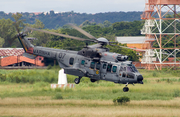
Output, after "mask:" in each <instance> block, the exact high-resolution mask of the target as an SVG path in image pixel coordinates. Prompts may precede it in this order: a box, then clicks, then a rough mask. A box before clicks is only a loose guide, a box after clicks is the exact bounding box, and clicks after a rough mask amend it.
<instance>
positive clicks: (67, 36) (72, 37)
mask: <svg viewBox="0 0 180 117" xmlns="http://www.w3.org/2000/svg"><path fill="white" fill-rule="evenodd" d="M26 28H27V29H29V30H35V31H39V32H44V33H48V34H53V35H57V36H61V37H66V38H71V39H75V40H80V41H86V40H88V41H93V40H90V39H83V38H79V37H74V36H69V35H64V34H59V33H55V32H50V31H46V30H40V29H36V28H30V27H26Z"/></svg>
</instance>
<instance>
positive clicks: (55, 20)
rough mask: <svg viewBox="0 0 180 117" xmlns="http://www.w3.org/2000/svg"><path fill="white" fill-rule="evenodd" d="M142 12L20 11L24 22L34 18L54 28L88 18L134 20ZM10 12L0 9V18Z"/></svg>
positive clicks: (80, 21) (98, 20) (33, 21)
mask: <svg viewBox="0 0 180 117" xmlns="http://www.w3.org/2000/svg"><path fill="white" fill-rule="evenodd" d="M142 13H143V12H136V11H134V12H122V11H120V12H107V13H96V14H86V13H75V12H73V11H71V12H64V13H55V12H54V11H50V13H46V14H44V13H39V14H36V13H28V12H26V13H22V14H23V17H22V19H26V23H29V24H34V23H35V19H39V20H41V21H42V22H43V23H44V25H45V28H49V29H54V28H58V27H62V26H63V25H65V24H67V23H75V24H77V25H80V24H82V23H83V22H84V21H86V20H88V21H90V22H95V23H96V24H98V23H103V22H104V21H105V20H108V21H110V22H111V23H114V22H121V21H134V20H141V18H140V15H141V14H142ZM11 15H12V13H9V14H6V13H4V12H3V11H0V19H2V18H5V19H8V18H10V19H11V20H13V18H12V17H11Z"/></svg>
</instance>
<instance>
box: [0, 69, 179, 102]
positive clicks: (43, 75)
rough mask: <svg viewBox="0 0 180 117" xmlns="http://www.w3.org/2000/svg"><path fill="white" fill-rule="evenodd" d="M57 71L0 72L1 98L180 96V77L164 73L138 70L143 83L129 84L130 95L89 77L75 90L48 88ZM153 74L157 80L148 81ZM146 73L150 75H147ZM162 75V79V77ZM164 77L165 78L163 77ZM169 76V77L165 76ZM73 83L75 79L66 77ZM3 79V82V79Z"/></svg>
mask: <svg viewBox="0 0 180 117" xmlns="http://www.w3.org/2000/svg"><path fill="white" fill-rule="evenodd" d="M58 71H59V70H56V69H50V70H0V74H1V75H0V77H1V81H0V97H1V98H6V97H29V96H50V97H54V96H55V95H56V93H57V92H60V93H61V95H62V97H63V99H88V100H112V99H114V98H117V97H119V96H127V97H130V99H131V100H169V99H173V98H175V97H180V94H179V93H180V91H179V90H178V89H180V78H179V77H175V76H176V75H177V74H179V73H178V72H176V73H177V74H176V75H172V74H169V73H165V72H163V71H162V72H159V71H146V70H140V72H141V73H142V74H144V81H145V82H144V84H143V85H141V84H135V86H132V85H128V87H129V88H130V90H129V92H126V93H124V92H123V90H122V89H123V87H124V85H123V84H115V83H113V82H108V81H98V82H95V83H91V82H90V80H89V78H82V79H81V82H80V84H78V85H75V88H74V89H68V88H65V89H51V88H50V84H51V83H57V80H58ZM153 73H155V74H156V75H154V76H156V77H157V78H158V81H157V80H151V78H154V77H153ZM148 74H149V75H148ZM161 75H162V76H161ZM165 75H167V77H165ZM168 75H169V76H170V77H168ZM67 77H68V82H69V83H73V82H74V79H75V78H76V76H71V75H67ZM2 79H5V80H2Z"/></svg>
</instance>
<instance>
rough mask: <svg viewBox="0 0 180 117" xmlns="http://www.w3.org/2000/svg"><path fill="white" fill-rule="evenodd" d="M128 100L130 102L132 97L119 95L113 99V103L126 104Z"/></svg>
mask: <svg viewBox="0 0 180 117" xmlns="http://www.w3.org/2000/svg"><path fill="white" fill-rule="evenodd" d="M127 102H130V98H129V97H127V96H123V97H117V98H115V99H113V103H114V104H121V105H122V104H126V103H127Z"/></svg>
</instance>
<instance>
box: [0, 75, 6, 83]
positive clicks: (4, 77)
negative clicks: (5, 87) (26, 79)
mask: <svg viewBox="0 0 180 117" xmlns="http://www.w3.org/2000/svg"><path fill="white" fill-rule="evenodd" d="M0 81H1V82H4V81H6V75H3V74H0Z"/></svg>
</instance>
